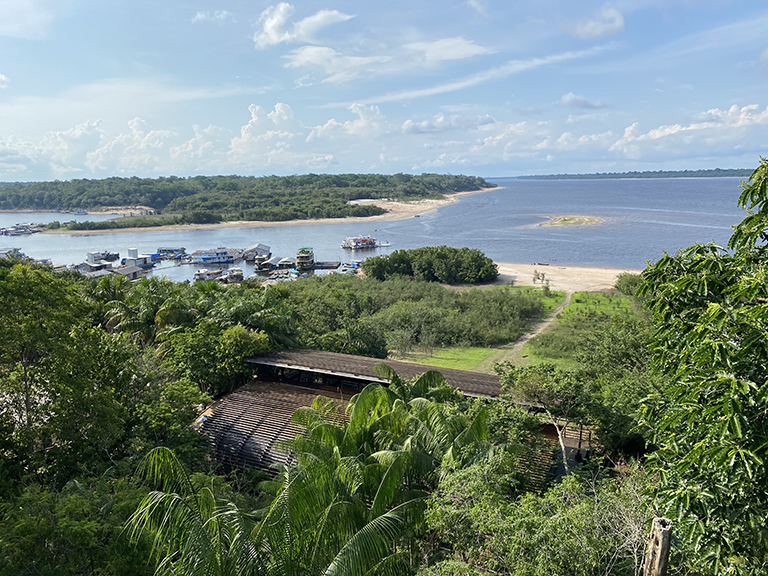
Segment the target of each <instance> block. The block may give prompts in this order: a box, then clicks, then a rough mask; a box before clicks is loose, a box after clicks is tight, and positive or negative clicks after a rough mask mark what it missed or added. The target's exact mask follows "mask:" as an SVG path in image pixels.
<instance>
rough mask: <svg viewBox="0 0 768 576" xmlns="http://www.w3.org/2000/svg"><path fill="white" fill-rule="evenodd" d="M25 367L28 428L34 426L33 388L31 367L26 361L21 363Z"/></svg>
mask: <svg viewBox="0 0 768 576" xmlns="http://www.w3.org/2000/svg"><path fill="white" fill-rule="evenodd" d="M21 366H22V368H23V369H24V411H25V413H26V414H25V416H26V423H27V428H28V429H31V428H32V389H31V388H30V385H29V367H28V366H27V364H26V363H25V362H22V363H21Z"/></svg>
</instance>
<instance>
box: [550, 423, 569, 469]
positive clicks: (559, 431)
mask: <svg viewBox="0 0 768 576" xmlns="http://www.w3.org/2000/svg"><path fill="white" fill-rule="evenodd" d="M546 412H547V416H549V420H550V422H552V426H554V427H555V431H556V432H557V440H558V442H560V452H561V453H562V454H563V467H564V468H565V473H566V474H570V470H569V469H568V454H567V453H566V451H565V439H564V438H563V437H564V436H565V429H566V428H567V427H568V424H566V425H565V426H563V427H562V428H560V426H558V425H557V420H555V417H554V416H552V414H550V412H549V410H547V411H546Z"/></svg>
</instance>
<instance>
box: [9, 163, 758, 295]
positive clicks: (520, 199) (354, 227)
mask: <svg viewBox="0 0 768 576" xmlns="http://www.w3.org/2000/svg"><path fill="white" fill-rule="evenodd" d="M491 181H492V182H494V183H496V184H498V185H499V186H501V187H502V188H499V189H494V190H489V191H487V192H483V193H479V194H473V195H470V196H464V197H462V198H460V199H459V201H458V202H456V203H454V204H451V205H448V206H443V207H441V208H438V209H436V210H432V211H431V212H427V213H424V214H422V215H421V216H420V217H419V218H408V219H406V220H397V221H391V222H381V221H380V222H370V223H349V224H346V223H342V224H304V225H296V226H274V227H266V228H231V229H222V230H205V231H193V230H185V231H171V232H161V231H158V232H123V233H118V234H93V235H87V236H75V235H43V234H36V235H34V236H22V237H11V238H9V237H4V236H3V237H0V244H2V246H0V248H5V247H17V248H20V249H21V250H22V251H23V252H24V253H25V254H27V255H28V256H30V257H33V258H50V259H52V260H53V262H54V263H55V264H73V263H77V262H82V261H83V260H85V255H86V252H89V251H93V250H102V249H108V250H111V251H113V252H119V253H120V254H121V256H126V255H127V249H128V248H133V247H135V248H138V249H139V252H142V253H154V252H155V251H156V250H157V248H158V247H159V246H184V247H186V249H187V252H192V251H194V250H199V249H206V248H215V247H219V246H225V247H229V248H244V247H246V246H249V245H252V244H255V243H257V242H261V243H263V244H267V245H269V246H271V247H272V253H273V254H274V255H278V256H295V254H296V250H297V248H299V247H301V246H312V247H314V249H315V255H316V258H317V259H318V260H349V258H352V257H354V258H363V257H365V256H367V255H370V254H371V252H370V251H369V252H366V253H364V254H363V255H360V254H358V255H355V256H351V255H350V253H349V252H346V253H345V251H344V250H342V249H341V248H340V242H341V241H342V240H343V239H344V238H345V237H346V236H355V235H358V234H370V235H371V236H374V237H376V238H378V239H379V240H382V241H388V242H390V243H391V248H381V249H378V250H376V251H373V253H388V252H389V251H391V250H397V249H400V248H417V247H420V246H432V245H439V244H447V245H449V246H455V247H462V246H468V247H470V248H479V249H480V250H482V251H483V252H485V254H486V255H487V256H490V257H491V258H493V259H494V260H496V261H498V262H521V263H532V262H542V263H550V262H557V263H558V264H561V265H575V266H601V267H615V268H643V267H644V266H645V263H646V260H650V261H654V260H657V259H658V258H660V257H661V256H662V254H663V253H664V251H666V252H670V253H674V252H676V251H677V250H678V249H679V248H681V247H685V246H689V245H691V244H694V243H696V242H700V243H703V242H708V241H711V240H714V241H715V242H717V243H719V244H721V245H724V244H726V243H727V242H728V238H729V237H730V235H731V226H732V225H734V224H737V223H738V222H740V221H741V220H742V218H743V217H744V212H743V211H742V210H740V209H739V208H738V207H737V206H736V202H737V200H738V197H739V192H740V190H739V180H738V179H736V178H698V179H680V178H676V179H647V180H515V179H506V178H503V179H494V180H491ZM557 215H582V216H597V217H599V218H602V219H603V220H604V221H603V222H602V223H601V224H594V225H586V226H550V227H548V226H538V224H540V223H542V222H546V221H547V220H548V217H551V216H557ZM62 216H63V215H61V214H53V213H26V214H7V213H6V214H0V227H2V226H8V225H10V224H15V223H17V222H30V221H31V222H48V221H52V220H61V219H62ZM69 218H70V217H69V216H68V215H67V219H69ZM103 218H104V217H91V216H86V217H78V219H103ZM243 268H244V270H245V273H246V275H247V274H248V273H249V272H250V270H249V269H248V267H246V266H243ZM194 270H195V267H194V266H191V265H186V266H178V267H166V268H162V269H159V270H155V272H154V274H162V275H165V276H168V277H170V278H173V279H175V280H185V279H191V277H192V274H193V273H194Z"/></svg>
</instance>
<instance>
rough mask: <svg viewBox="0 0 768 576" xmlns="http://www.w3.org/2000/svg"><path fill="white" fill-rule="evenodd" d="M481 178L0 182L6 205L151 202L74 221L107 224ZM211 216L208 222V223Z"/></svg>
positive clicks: (345, 202)
mask: <svg viewBox="0 0 768 576" xmlns="http://www.w3.org/2000/svg"><path fill="white" fill-rule="evenodd" d="M494 186H495V185H494V184H490V183H488V182H486V181H485V180H483V179H482V178H477V177H473V176H451V175H443V174H421V175H410V174H394V175H383V174H336V175H325V174H306V175H301V176H264V177H253V176H195V177H191V178H178V177H175V176H171V177H161V178H136V177H134V178H105V179H103V180H87V179H80V180H68V181H63V182H62V181H58V180H56V181H54V182H32V183H9V184H6V185H4V186H2V187H0V210H75V209H85V210H92V209H100V210H104V209H107V210H108V209H109V208H110V207H115V208H117V207H125V206H146V207H148V208H150V209H151V210H152V211H153V212H154V213H155V214H161V213H162V214H163V215H164V216H167V217H165V218H162V219H157V218H154V219H153V218H141V217H138V218H119V219H115V220H108V221H103V222H88V223H85V222H80V223H71V224H68V225H67V226H68V228H69V229H72V230H102V229H110V228H127V227H134V228H135V227H143V226H163V225H167V224H178V223H194V224H199V223H207V222H215V221H222V220H251V221H267V222H276V221H286V220H306V219H312V218H347V217H364V216H374V215H378V214H383V213H385V212H386V211H385V210H384V209H382V208H379V207H377V206H373V205H362V204H350V202H351V201H352V200H360V199H382V198H388V199H393V200H402V201H409V200H421V199H424V198H442V197H443V195H444V194H449V193H454V192H467V191H473V190H480V189H483V188H492V187H494ZM204 221H205V222H204Z"/></svg>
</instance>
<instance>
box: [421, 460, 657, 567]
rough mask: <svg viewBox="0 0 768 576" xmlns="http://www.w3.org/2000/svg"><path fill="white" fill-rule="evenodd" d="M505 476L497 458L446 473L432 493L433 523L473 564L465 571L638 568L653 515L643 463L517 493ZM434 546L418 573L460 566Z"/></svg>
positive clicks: (445, 541) (441, 537) (460, 555)
mask: <svg viewBox="0 0 768 576" xmlns="http://www.w3.org/2000/svg"><path fill="white" fill-rule="evenodd" d="M503 472H504V471H503V470H502V471H501V473H502V474H503ZM500 478H503V475H500V471H499V470H498V469H495V468H494V466H493V465H482V466H481V465H475V466H473V467H472V468H468V469H465V470H458V471H456V472H454V473H451V474H448V475H446V476H444V477H443V479H442V480H441V482H440V487H439V489H438V490H437V492H436V493H435V494H434V495H433V496H432V498H431V499H430V501H429V505H428V512H427V523H428V525H429V527H430V528H431V529H432V530H434V531H435V533H436V537H437V539H438V543H440V544H442V545H444V546H446V547H448V549H449V550H451V551H452V553H453V555H454V556H456V557H458V558H460V559H461V560H462V561H463V562H465V563H467V564H470V565H471V566H472V567H473V568H472V570H474V572H472V571H470V572H468V573H470V574H472V573H478V574H489V573H493V574H511V575H515V576H550V575H551V574H613V575H617V576H619V575H621V576H623V575H626V576H635V575H636V574H638V573H639V570H640V567H641V563H642V557H643V552H644V547H645V544H646V538H647V532H646V531H647V528H648V526H649V523H650V518H651V514H650V511H649V510H648V509H647V506H646V504H645V502H644V500H643V498H642V496H641V490H642V486H643V478H644V475H643V474H642V471H632V472H631V473H630V474H628V475H626V476H624V477H619V478H617V479H611V478H608V477H598V478H597V479H590V478H580V477H578V476H577V475H571V476H569V477H567V478H565V479H564V480H563V481H562V482H561V483H560V484H557V485H556V486H554V487H552V488H551V489H549V490H548V491H546V492H545V493H544V494H542V495H536V494H532V493H528V494H524V495H522V496H520V497H519V498H517V497H516V496H517V495H516V494H515V493H514V491H512V492H510V491H509V490H508V489H507V488H506V487H505V486H504V485H503V484H500V483H499V479H500ZM434 548H435V549H437V550H436V553H434V554H433V555H432V557H431V558H430V566H429V567H428V568H424V569H422V570H421V571H420V572H419V575H420V576H427V575H433V574H434V575H451V574H455V573H458V572H456V570H457V568H458V566H460V564H459V562H458V560H457V559H452V560H444V559H443V556H442V554H440V553H439V548H438V547H437V546H435V547H434ZM433 562H434V564H433Z"/></svg>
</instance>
